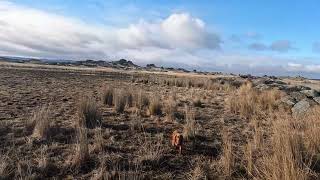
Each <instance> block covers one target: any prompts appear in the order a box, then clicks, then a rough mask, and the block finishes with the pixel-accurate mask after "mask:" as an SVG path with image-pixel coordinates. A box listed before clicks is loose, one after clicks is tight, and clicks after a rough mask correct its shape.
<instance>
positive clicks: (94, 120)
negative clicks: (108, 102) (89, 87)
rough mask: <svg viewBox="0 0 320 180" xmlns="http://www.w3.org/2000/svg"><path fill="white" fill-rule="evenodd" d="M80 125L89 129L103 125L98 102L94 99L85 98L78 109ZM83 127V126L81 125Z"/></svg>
mask: <svg viewBox="0 0 320 180" xmlns="http://www.w3.org/2000/svg"><path fill="white" fill-rule="evenodd" d="M78 114H79V115H78V116H79V117H80V118H78V120H79V121H83V122H79V124H82V123H84V124H85V126H86V127H88V128H94V127H96V126H99V125H100V124H101V118H102V117H101V113H100V112H99V110H98V105H97V102H96V101H95V100H94V99H93V98H92V97H84V98H82V99H81V100H80V103H79V107H78ZM81 126H82V125H81Z"/></svg>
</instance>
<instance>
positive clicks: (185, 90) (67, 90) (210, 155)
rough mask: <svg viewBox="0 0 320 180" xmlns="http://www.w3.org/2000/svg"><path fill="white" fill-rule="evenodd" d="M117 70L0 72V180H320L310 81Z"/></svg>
mask: <svg viewBox="0 0 320 180" xmlns="http://www.w3.org/2000/svg"><path fill="white" fill-rule="evenodd" d="M123 62H124V61H122V62H117V63H111V64H108V66H103V67H102V66H101V65H96V64H94V65H92V62H89V63H90V65H88V62H86V63H85V64H83V63H82V64H72V65H70V64H64V65H61V64H60V65H57V64H34V63H17V62H5V61H2V62H0V142H1V143H0V179H192V180H193V179H285V180H301V179H319V178H320V106H319V104H320V93H319V92H320V82H319V81H317V80H309V79H306V78H302V77H296V78H293V77H291V78H289V77H282V78H281V77H273V76H264V77H255V76H251V75H232V74H221V73H201V72H188V71H186V70H183V69H178V70H177V69H164V68H157V67H156V66H155V65H149V66H148V68H139V67H136V66H133V65H132V64H131V63H129V64H128V62H127V61H126V63H125V64H122V63H123ZM119 63H120V65H119ZM175 130H177V131H178V132H180V133H181V134H182V136H183V140H184V141H183V146H182V152H181V154H180V153H179V151H178V150H177V149H176V148H175V147H172V145H171V143H170V141H171V134H172V132H173V131H175Z"/></svg>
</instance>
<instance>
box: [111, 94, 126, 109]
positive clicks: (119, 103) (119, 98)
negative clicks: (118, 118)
mask: <svg viewBox="0 0 320 180" xmlns="http://www.w3.org/2000/svg"><path fill="white" fill-rule="evenodd" d="M113 101H114V110H115V111H116V112H117V113H123V112H124V110H125V107H126V103H127V99H126V94H125V92H124V91H123V90H119V91H117V92H115V95H114V97H113Z"/></svg>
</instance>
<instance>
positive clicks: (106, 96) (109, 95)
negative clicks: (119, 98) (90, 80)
mask: <svg viewBox="0 0 320 180" xmlns="http://www.w3.org/2000/svg"><path fill="white" fill-rule="evenodd" d="M113 96H114V89H113V88H106V89H105V90H104V91H103V95H102V100H103V103H104V104H106V105H108V106H112V105H113Z"/></svg>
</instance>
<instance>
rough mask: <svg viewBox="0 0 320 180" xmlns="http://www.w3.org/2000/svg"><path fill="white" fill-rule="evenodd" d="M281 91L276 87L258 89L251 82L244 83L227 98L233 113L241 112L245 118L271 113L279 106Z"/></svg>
mask: <svg viewBox="0 0 320 180" xmlns="http://www.w3.org/2000/svg"><path fill="white" fill-rule="evenodd" d="M280 98H281V92H280V91H279V90H276V89H272V90H267V91H262V92H261V91H258V90H256V89H255V88H254V87H253V86H252V84H251V83H246V84H243V85H242V86H241V87H240V88H239V90H238V91H237V92H235V93H234V94H232V95H231V97H229V98H228V100H227V105H228V107H229V110H230V111H231V112H232V113H235V114H236V113H240V116H241V117H243V118H247V119H250V118H252V117H253V116H255V115H258V116H259V115H269V114H270V113H273V111H274V110H277V109H278V108H279V106H278V100H279V99H280Z"/></svg>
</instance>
